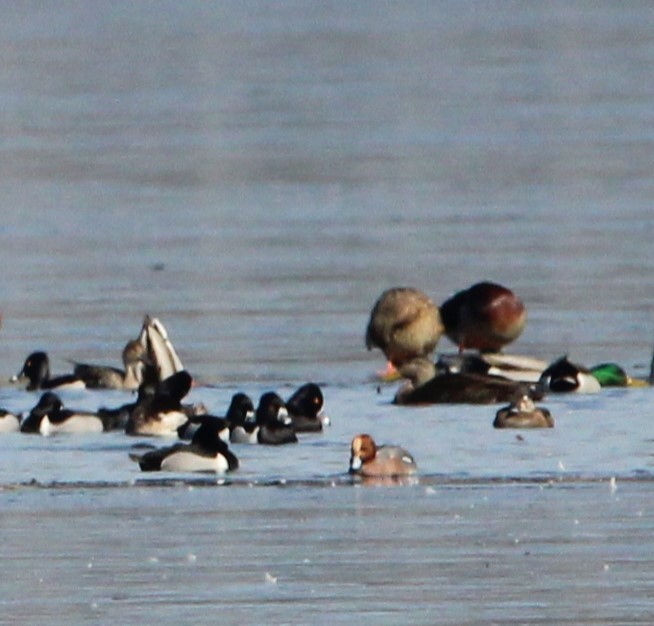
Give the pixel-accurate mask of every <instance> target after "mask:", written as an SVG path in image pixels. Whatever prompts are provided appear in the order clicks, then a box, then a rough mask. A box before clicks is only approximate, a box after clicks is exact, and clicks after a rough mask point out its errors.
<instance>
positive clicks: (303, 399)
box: [286, 383, 331, 433]
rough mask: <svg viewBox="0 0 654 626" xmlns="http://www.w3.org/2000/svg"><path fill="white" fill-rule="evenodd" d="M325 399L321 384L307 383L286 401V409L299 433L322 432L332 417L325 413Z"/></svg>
mask: <svg viewBox="0 0 654 626" xmlns="http://www.w3.org/2000/svg"><path fill="white" fill-rule="evenodd" d="M324 402H325V399H324V396H323V393H322V390H321V389H320V387H319V385H317V384H316V383H305V384H304V385H301V386H300V387H298V389H296V391H295V392H294V393H293V395H292V396H291V397H290V398H289V399H288V400H287V401H286V409H287V411H288V414H289V416H290V417H291V420H292V422H293V427H294V428H295V432H297V433H310V432H320V431H322V429H323V425H329V424H330V423H331V422H330V419H329V417H327V416H326V415H323V413H322V409H323V405H324Z"/></svg>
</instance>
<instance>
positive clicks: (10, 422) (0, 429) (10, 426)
mask: <svg viewBox="0 0 654 626" xmlns="http://www.w3.org/2000/svg"><path fill="white" fill-rule="evenodd" d="M19 429H20V419H18V416H17V415H14V414H13V413H7V414H6V415H3V416H2V417H0V433H15V432H17V431H18V430H19Z"/></svg>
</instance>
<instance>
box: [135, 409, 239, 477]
mask: <svg viewBox="0 0 654 626" xmlns="http://www.w3.org/2000/svg"><path fill="white" fill-rule="evenodd" d="M130 458H131V459H132V460H133V461H136V462H137V463H138V464H139V467H140V468H141V471H143V472H158V471H168V472H212V473H216V474H225V473H226V472H232V471H234V470H236V469H238V467H239V462H238V459H237V458H236V455H235V454H234V453H233V452H232V451H231V450H230V449H229V447H228V446H227V444H226V443H225V441H224V439H223V438H222V435H221V429H220V428H217V427H216V426H215V424H213V423H212V422H211V421H207V422H205V423H203V424H202V425H201V426H200V427H199V428H198V429H197V431H196V432H195V434H194V435H193V439H192V440H191V443H190V444H188V443H176V444H174V445H172V446H166V447H164V448H159V449H155V450H149V451H147V452H145V453H142V454H139V453H131V454H130Z"/></svg>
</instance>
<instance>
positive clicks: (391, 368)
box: [377, 361, 402, 383]
mask: <svg viewBox="0 0 654 626" xmlns="http://www.w3.org/2000/svg"><path fill="white" fill-rule="evenodd" d="M377 378H379V380H381V381H383V382H385V383H393V382H395V381H396V380H400V378H402V376H401V375H400V372H398V370H397V367H395V365H393V364H392V363H391V362H390V361H387V363H386V369H384V370H382V371H380V372H377Z"/></svg>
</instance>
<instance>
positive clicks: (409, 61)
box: [0, 0, 654, 624]
mask: <svg viewBox="0 0 654 626" xmlns="http://www.w3.org/2000/svg"><path fill="white" fill-rule="evenodd" d="M653 18H654V15H653V9H652V8H651V7H650V6H649V4H648V3H644V2H643V3H639V2H634V3H629V4H627V5H622V4H619V3H613V2H608V1H607V2H572V3H570V2H548V3H544V4H534V3H531V4H524V3H520V2H492V1H491V2H485V3H478V4H476V5H465V6H464V5H462V4H461V3H458V2H447V1H442V2H414V3H393V2H374V3H373V2H361V3H357V4H355V5H352V3H345V2H332V3H327V4H323V3H318V4H316V3H308V2H299V1H297V2H294V1H290V0H287V1H284V2H280V3H274V4H273V3H267V2H255V1H252V2H229V1H228V2H220V3H211V4H208V3H200V2H185V3H182V4H180V3H174V2H156V3H155V2H139V3H126V2H111V3H110V2H96V3H93V5H92V7H91V5H89V4H88V3H82V2H78V1H74V0H70V1H67V2H63V3H58V4H57V8H54V7H52V6H49V5H44V4H40V3H30V2H25V3H19V4H15V5H14V6H12V7H10V8H7V9H6V10H5V11H4V12H3V20H2V24H0V41H1V43H2V50H3V63H2V65H1V67H0V125H1V129H2V137H3V141H2V143H0V155H1V157H2V158H1V159H0V185H1V188H2V191H3V208H2V212H1V216H0V243H1V244H2V248H1V250H2V252H1V253H0V254H2V258H3V278H2V281H1V284H2V297H1V301H0V311H1V312H2V315H3V326H2V329H1V331H0V341H1V342H2V346H3V360H2V366H1V367H0V372H4V374H2V378H4V379H7V378H8V377H9V376H10V375H11V374H13V373H15V372H16V371H17V370H18V369H19V367H20V365H21V363H22V361H23V359H24V358H25V356H26V355H27V353H28V352H30V351H32V350H34V349H45V350H47V351H48V352H49V353H50V356H51V360H52V368H53V370H54V372H55V373H62V372H65V371H68V370H69V369H70V363H69V362H68V360H69V359H72V360H83V361H87V362H103V363H107V364H114V365H117V364H118V361H119V355H120V352H121V349H122V347H123V345H124V343H125V341H126V340H127V339H129V338H131V337H134V336H135V335H136V333H137V332H138V330H139V328H140V324H141V320H142V316H143V315H144V314H145V313H150V314H153V315H156V316H158V317H160V318H161V319H162V320H163V322H164V323H165V324H166V327H167V328H168V330H169V332H170V334H171V337H172V339H173V342H174V344H175V346H176V348H177V349H178V351H179V353H180V355H181V357H182V359H183V361H184V363H185V364H186V365H187V367H188V368H189V369H190V370H191V372H192V373H193V374H194V376H195V377H196V379H197V380H198V381H199V382H200V383H201V386H200V387H198V388H196V389H194V391H193V399H197V400H203V401H205V402H206V403H207V404H208V405H209V406H210V408H211V409H213V410H216V411H220V410H224V408H225V407H226V406H227V402H228V400H229V397H230V395H231V393H233V391H235V390H237V389H244V390H245V391H248V392H249V393H251V395H253V396H256V395H257V394H258V393H260V392H262V391H264V390H267V389H271V388H272V389H278V390H280V391H282V392H283V394H284V395H288V394H289V393H290V392H291V391H292V389H293V388H294V387H295V386H296V385H298V384H300V383H302V382H305V381H306V380H316V381H318V382H320V383H323V385H324V389H325V395H326V400H327V410H328V412H329V413H330V415H331V416H332V418H333V421H334V425H333V426H332V428H331V429H329V430H328V431H327V432H326V433H325V434H324V435H322V436H315V437H308V436H307V437H304V438H303V439H302V441H301V442H300V445H299V446H296V447H293V448H292V449H288V448H285V449H284V450H267V449H266V450H260V449H258V448H255V449H249V448H245V449H240V448H239V450H237V453H238V454H239V457H240V458H241V462H242V469H241V470H240V471H239V472H238V473H237V474H235V475H234V476H233V477H230V478H229V479H228V480H227V483H228V484H227V485H224V486H222V487H221V488H216V487H215V486H214V485H213V483H214V482H215V480H211V479H206V478H203V479H198V482H197V484H195V483H194V485H195V486H193V488H192V489H190V488H189V486H190V485H189V484H188V481H187V480H186V479H185V477H175V480H173V483H172V484H171V483H169V482H168V481H163V482H162V479H161V478H160V477H144V476H143V475H142V474H140V473H139V472H138V470H137V468H136V466H135V465H133V464H132V463H130V461H129V460H128V458H127V452H128V450H129V447H130V446H131V445H132V444H133V443H134V442H133V441H132V440H127V438H125V437H123V436H122V435H114V434H109V435H105V436H101V437H100V436H95V437H79V438H77V437H74V438H66V439H64V438H52V439H41V438H38V437H36V438H34V437H24V436H19V435H11V436H7V437H3V438H2V450H3V459H4V460H3V462H2V463H0V484H1V485H3V489H2V491H0V499H1V500H2V509H3V516H2V521H1V522H0V523H1V524H2V528H3V534H4V536H5V541H4V542H3V544H2V552H1V554H2V556H3V557H5V558H3V559H2V560H1V561H0V562H1V563H2V566H0V567H2V570H3V571H2V577H1V580H2V583H0V601H1V602H2V603H3V611H2V617H0V621H4V622H6V623H25V622H26V621H29V622H30V623H56V622H59V623H61V622H63V621H64V620H65V621H66V622H70V621H75V622H85V621H94V622H97V621H102V622H103V623H121V624H122V623H126V622H130V621H131V622H134V621H140V622H154V621H156V622H162V623H173V622H175V623H179V622H180V621H182V622H183V621H188V620H185V616H186V615H190V616H191V618H192V619H193V621H196V622H198V623H201V622H209V621H212V622H213V621H215V619H216V617H215V616H216V612H218V613H219V614H220V615H221V616H224V621H225V622H227V623H235V622H236V621H238V622H239V623H244V622H247V623H264V622H266V623H321V622H322V623H324V622H327V621H330V622H339V623H340V622H345V621H346V620H347V621H348V622H351V621H352V619H357V618H364V619H366V620H368V619H369V620H370V621H372V620H373V619H374V620H376V621H377V622H379V623H388V624H392V623H393V624H394V623H415V624H418V623H430V624H431V623H437V622H438V623H444V624H448V623H452V624H481V623H484V624H486V623H498V624H499V623H501V624H507V623H516V624H518V623H520V624H522V623H557V624H560V623H566V622H567V623H592V624H598V623H602V624H617V623H651V621H652V619H651V614H652V611H651V610H650V609H649V606H648V604H647V602H646V600H645V599H646V598H647V597H648V595H651V585H650V584H649V579H648V576H647V574H648V572H649V571H650V570H651V559H649V558H648V557H647V556H646V554H647V553H648V551H647V548H648V547H650V544H651V540H650V539H649V537H650V536H651V515H650V514H649V506H648V505H649V489H650V486H651V483H650V479H651V474H652V470H651V466H652V465H651V464H652V456H651V439H652V434H651V433H652V431H651V426H650V424H651V421H652V409H651V391H650V390H648V389H643V390H631V391H629V392H626V391H620V390H618V391H613V392H604V393H602V394H601V395H598V396H593V397H583V398H582V397H576V398H570V397H567V398H548V399H547V401H546V402H545V404H546V405H547V406H549V407H550V409H551V410H552V412H553V415H554V417H555V420H556V422H557V425H556V428H555V429H554V430H553V431H549V432H547V433H528V434H527V435H525V436H524V440H523V441H519V440H518V439H516V436H515V433H500V432H494V431H493V430H492V428H490V424H491V423H492V418H493V415H494V411H495V407H432V408H424V409H423V408H419V409H407V408H397V407H393V406H391V405H390V404H389V400H390V398H391V397H392V394H393V389H392V388H384V389H382V391H381V393H380V394H378V393H377V392H376V388H375V385H374V383H372V382H371V377H372V374H373V373H374V372H375V371H376V370H377V369H379V368H380V367H381V365H382V359H381V356H380V355H379V353H368V352H366V351H365V348H364V345H363V333H364V329H365V324H366V321H367V315H368V312H369V310H370V307H371V306H372V303H373V302H374V300H375V299H376V297H377V296H378V295H379V293H380V292H381V291H382V290H383V289H385V288H387V287H389V286H392V285H396V284H411V285H414V286H416V287H419V288H422V289H423V290H425V291H426V292H427V293H429V294H430V295H431V296H432V297H433V298H434V299H435V300H436V301H440V300H443V299H445V298H446V297H448V296H449V295H451V294H452V293H453V292H454V291H456V290H458V289H460V288H462V287H466V286H468V285H470V284H472V283H473V282H476V281H478V280H481V279H491V280H495V281H497V282H501V283H504V284H507V285H509V286H510V287H512V288H513V289H514V290H515V291H516V292H517V293H518V294H519V295H520V296H521V297H522V299H523V300H524V301H525V303H526V304H527V307H528V310H529V322H528V325H527V328H526V330H525V333H524V334H523V336H522V337H521V338H520V339H519V340H518V341H517V342H516V344H515V351H516V352H519V353H523V354H531V355H536V356H540V357H542V358H544V359H553V358H555V357H557V356H559V355H560V354H563V353H569V354H570V356H571V358H572V359H573V360H577V361H580V362H584V363H587V364H594V363H597V362H600V361H605V360H615V361H618V362H620V363H622V364H623V365H624V366H625V367H626V368H627V370H628V371H629V372H630V373H631V374H633V375H640V376H642V375H645V374H646V372H647V371H648V369H649V360H650V356H651V351H652V345H653V344H654V332H653V331H652V328H653V327H654V324H653V322H654V307H653V305H652V302H651V294H652V293H653V292H654V289H653V288H654V278H653V276H654V272H653V271H652V269H653V263H654V262H653V261H652V255H651V251H652V244H651V242H652V238H653V236H654V213H653V212H652V210H651V198H652V196H653V191H654V184H653V183H654V179H653V178H652V174H651V172H652V170H653V168H652V166H653V165H654V163H653V159H652V151H651V148H650V143H651V141H652V128H654V124H653V123H652V122H653V121H654V120H653V119H652V118H653V116H654V113H653V111H654V107H653V106H652V105H653V104H654V103H653V99H654V98H653V95H654V84H653V83H652V81H651V80H650V68H651V66H652V61H653V57H654V35H653V34H652V33H653V32H654V31H653V30H652V23H653V21H654V20H653ZM439 348H440V349H442V350H450V349H452V346H450V345H448V344H447V340H443V342H442V344H441V345H440V346H439ZM208 385H212V386H208ZM65 399H66V401H67V402H68V404H69V405H71V406H75V407H79V408H94V407H96V406H98V405H100V404H108V405H111V404H113V403H115V404H119V403H121V402H123V401H124V399H125V394H120V393H110V392H105V393H99V394H92V393H90V392H80V393H72V394H69V395H67V396H66V398H65ZM35 401H36V397H35V396H34V395H33V394H28V393H26V392H20V391H16V390H15V389H13V388H11V387H2V388H0V406H3V407H6V408H13V409H16V410H26V409H28V408H29V407H30V406H32V405H33V404H34V403H35ZM362 431H370V432H372V433H373V434H374V435H375V437H376V438H377V439H379V440H380V441H392V442H397V443H402V444H404V445H406V447H408V448H409V449H410V450H411V451H412V452H413V453H414V454H415V456H416V458H417V459H418V462H419V466H420V468H421V477H420V480H419V483H418V484H417V485H404V486H402V487H401V488H397V489H386V488H380V489H368V488H364V486H359V485H355V486H353V485H352V484H351V483H350V481H349V480H348V479H347V477H346V476H345V475H344V468H345V467H346V464H347V455H348V445H349V441H350V439H351V437H352V435H353V434H355V433H357V432H362ZM613 477H614V478H616V479H617V480H616V485H617V487H618V488H617V490H614V489H612V488H611V482H610V480H611V478H613ZM178 478H179V479H180V480H179V481H178V480H177V479H178ZM32 479H34V481H35V482H34V484H32V483H31V481H32ZM284 481H286V487H284V486H282V483H283V482H284ZM332 485H333V486H332ZM186 514H188V521H187V519H186V518H185V517H184V515H186ZM457 516H458V517H457ZM71 519H74V520H75V522H76V523H75V524H73V523H71ZM457 520H458V521H457ZM461 520H463V521H461ZM368 521H369V522H370V523H366V522H368ZM459 522H460V523H459ZM180 529H183V531H184V532H181V530H180ZM251 536H254V537H256V541H254V543H253V544H251V543H250V542H248V541H247V540H248V539H250V537H251ZM232 538H234V539H235V541H231V539H232ZM516 539H518V543H515V540H516ZM525 540H526V541H527V542H528V543H529V547H526V548H525V547H524V545H522V544H521V543H520V542H524V541H525ZM649 552H651V550H650V551H649ZM527 553H529V554H527ZM305 559H309V560H310V562H308V563H305ZM383 563H390V564H392V565H393V566H394V568H397V569H396V570H394V571H393V573H395V572H397V576H398V577H399V578H400V579H401V581H402V582H401V584H400V583H398V582H397V579H396V578H395V577H394V576H393V575H391V574H388V573H386V572H385V571H384V568H383V567H381V566H380V564H383ZM89 565H90V567H89ZM222 566H225V567H226V569H227V570H228V573H227V574H226V573H225V572H224V571H223V569H222ZM230 572H233V576H231V577H230ZM266 573H268V574H269V575H270V577H272V578H271V579H270V580H268V582H267V579H266ZM307 577H308V578H307ZM273 578H276V579H277V582H276V583H275V582H272V579H273ZM11 581H14V582H11ZM44 581H49V584H46V582H44ZM25 589H29V590H30V592H31V593H30V594H29V595H28V594H27V593H26V592H25ZM310 600H311V602H310Z"/></svg>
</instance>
